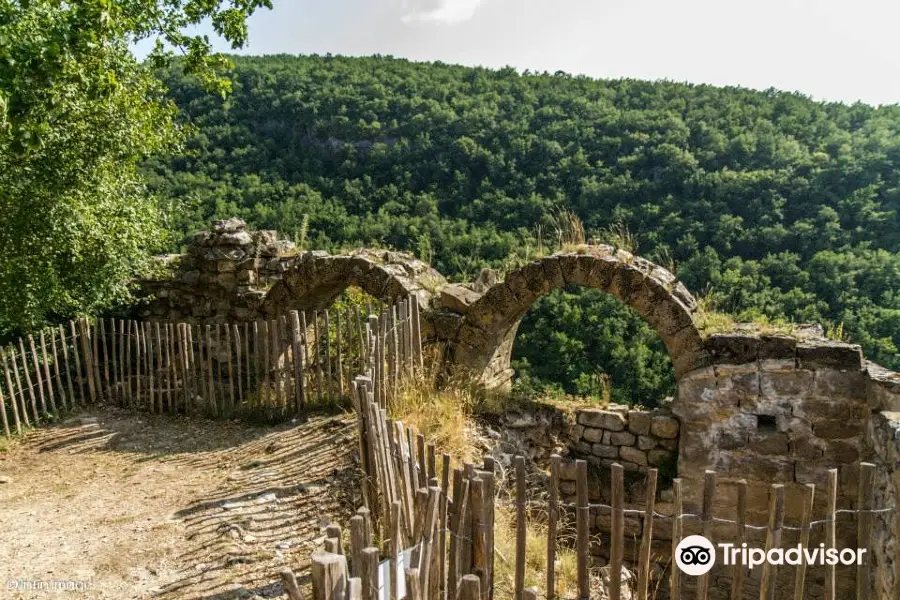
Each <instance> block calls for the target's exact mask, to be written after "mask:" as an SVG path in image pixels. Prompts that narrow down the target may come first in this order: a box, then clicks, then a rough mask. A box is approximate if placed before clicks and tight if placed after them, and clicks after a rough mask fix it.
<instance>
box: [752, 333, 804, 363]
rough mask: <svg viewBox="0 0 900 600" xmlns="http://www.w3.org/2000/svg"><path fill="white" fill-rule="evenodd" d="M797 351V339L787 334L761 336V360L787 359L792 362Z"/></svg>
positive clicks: (759, 347) (758, 354)
mask: <svg viewBox="0 0 900 600" xmlns="http://www.w3.org/2000/svg"><path fill="white" fill-rule="evenodd" d="M796 353H797V340H796V339H795V338H793V337H790V336H786V335H764V336H761V337H760V340H759V346H758V347H757V357H758V358H759V360H760V361H762V360H769V359H776V360H777V359H787V360H789V361H790V362H791V363H793V362H794V357H795V355H796Z"/></svg>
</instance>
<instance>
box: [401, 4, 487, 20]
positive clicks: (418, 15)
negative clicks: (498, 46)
mask: <svg viewBox="0 0 900 600" xmlns="http://www.w3.org/2000/svg"><path fill="white" fill-rule="evenodd" d="M481 2H482V0H406V1H404V2H403V7H404V9H406V10H407V11H408V12H407V14H406V15H405V16H404V17H403V22H404V23H441V24H444V25H455V24H457V23H462V22H464V21H468V20H469V19H471V18H472V17H474V16H475V12H476V11H477V10H478V7H479V5H481Z"/></svg>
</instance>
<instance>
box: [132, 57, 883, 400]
mask: <svg viewBox="0 0 900 600" xmlns="http://www.w3.org/2000/svg"><path fill="white" fill-rule="evenodd" d="M234 62H235V73H234V76H233V77H234V80H233V93H232V94H231V95H229V96H227V98H224V99H223V98H222V97H221V96H217V95H215V94H210V93H208V92H206V91H204V89H203V87H202V86H201V85H200V83H199V82H198V81H196V80H195V79H193V78H191V77H189V76H185V75H183V74H182V72H181V71H180V70H178V69H171V70H167V71H164V72H162V73H161V77H162V79H163V82H164V83H165V85H166V86H168V88H169V90H170V91H169V94H170V97H171V98H172V99H173V100H174V102H175V104H176V105H177V106H178V108H179V109H180V111H181V115H182V118H183V119H184V121H185V122H186V123H188V124H189V125H190V126H191V127H192V129H191V135H190V137H189V140H188V142H187V145H186V148H185V149H184V151H181V152H179V153H177V154H175V155H172V156H162V157H158V158H156V159H154V160H151V161H148V162H145V163H144V166H143V171H144V173H145V174H146V175H147V176H148V178H149V181H150V186H151V189H152V190H153V191H154V192H155V193H156V194H157V195H158V196H159V197H160V198H161V199H162V201H163V206H166V207H168V209H167V210H168V211H169V215H168V218H169V220H170V221H169V222H170V223H171V227H172V228H173V229H174V230H175V231H176V232H177V233H179V234H181V233H187V232H189V231H191V230H196V229H199V228H201V227H204V226H206V225H207V224H208V222H209V220H210V219H212V218H218V217H228V216H232V215H238V216H241V217H242V218H244V219H246V220H247V221H248V222H249V223H250V224H252V225H253V226H255V227H265V228H272V229H277V230H278V231H279V232H281V233H282V234H283V235H287V236H294V235H299V232H300V230H301V227H302V223H303V219H304V215H309V233H308V236H307V238H306V240H305V244H306V246H307V247H316V248H325V249H329V250H332V251H334V250H339V249H340V248H346V247H351V246H359V245H371V246H389V247H394V248H398V249H404V250H410V251H412V252H414V253H416V254H417V255H419V256H420V257H422V258H424V259H426V260H430V261H431V263H432V264H433V265H434V266H435V267H436V268H438V269H439V270H440V271H442V272H443V273H445V274H447V275H448V276H450V277H452V278H454V279H457V280H466V279H470V278H472V277H473V276H474V275H475V274H476V273H477V271H478V269H479V268H481V267H483V266H492V267H495V268H497V269H499V270H501V271H503V270H504V269H508V268H510V267H512V266H515V265H516V264H520V263H521V262H522V261H524V260H527V259H528V258H529V257H530V256H533V254H534V252H535V251H536V248H537V246H538V245H539V244H541V243H547V244H549V243H552V238H553V235H554V234H553V217H554V215H555V214H556V212H557V211H558V210H559V209H560V208H561V207H564V208H568V209H571V210H572V211H574V212H575V213H577V215H578V216H580V218H581V219H582V220H583V222H584V225H585V228H586V230H587V236H588V238H590V239H602V238H603V235H604V232H609V231H610V230H611V229H615V230H617V231H620V232H621V231H623V230H627V231H628V232H630V233H631V234H632V235H633V236H634V237H635V238H636V240H637V244H638V251H639V253H640V254H642V255H644V256H647V257H648V258H651V259H653V260H656V261H657V262H660V263H661V264H663V265H665V266H668V267H670V268H674V269H675V270H676V271H677V274H678V276H679V277H680V278H681V279H682V280H683V281H684V282H685V283H686V284H687V285H688V287H689V288H690V289H692V290H694V291H695V292H698V293H702V294H703V296H704V298H705V302H706V303H707V304H710V305H715V306H716V307H717V308H718V309H720V310H723V311H728V312H731V313H733V314H734V315H735V316H736V317H738V318H741V319H760V318H762V319H767V320H770V321H778V320H783V321H789V322H819V323H823V324H825V325H826V326H831V327H832V328H833V330H835V331H841V330H842V331H843V334H844V335H846V336H848V337H849V338H851V339H852V340H853V341H856V342H858V343H861V344H862V345H863V347H864V349H865V352H866V354H867V356H868V357H869V358H870V359H872V360H875V361H877V362H880V363H882V364H885V365H887V366H890V367H893V368H900V356H898V350H897V348H898V346H900V227H898V225H900V212H898V211H900V106H888V107H880V108H873V107H870V106H867V105H863V104H856V105H852V106H848V105H843V104H826V103H817V102H813V101H811V100H810V99H808V98H806V97H803V96H802V95H799V94H792V93H783V92H778V91H774V90H769V91H764V92H759V91H751V90H746V89H741V88H717V87H712V86H704V85H686V84H678V83H670V82H644V81H635V80H614V81H603V80H600V81H598V80H593V79H589V78H584V77H572V76H569V75H566V74H564V73H557V74H553V75H551V74H529V73H525V74H522V75H520V74H518V73H517V72H516V71H515V70H513V69H502V70H499V71H493V70H487V69H479V68H466V67H459V66H450V65H446V64H441V63H435V64H416V63H411V62H408V61H404V60H398V59H392V58H385V57H373V58H342V57H332V56H325V57H293V56H269V57H235V58H234ZM544 238H548V239H547V240H545V239H544ZM173 249H174V248H173ZM548 356H556V357H560V359H559V360H554V361H549V360H547V358H546V357H548ZM515 357H516V365H517V366H518V368H519V372H520V376H521V380H522V382H523V384H525V385H528V386H532V387H539V386H546V385H549V386H554V387H556V388H557V389H560V390H565V391H568V392H575V393H592V394H593V393H602V391H603V389H605V388H606V385H607V384H606V382H607V381H609V382H611V384H612V389H613V396H614V397H615V398H617V399H620V400H627V401H629V402H643V403H648V404H652V403H654V402H655V401H656V400H657V399H658V398H659V397H660V396H662V395H664V394H666V393H670V392H671V390H672V388H673V383H672V375H671V367H670V366H669V364H668V360H667V357H666V356H665V352H664V350H663V348H662V345H661V344H660V342H659V340H658V339H657V338H656V336H655V334H654V333H653V332H652V330H650V329H649V328H648V327H647V326H646V325H644V324H643V323H642V322H640V321H638V320H636V318H635V317H634V315H633V314H632V313H631V311H630V310H629V309H626V308H625V307H623V306H621V305H620V304H619V303H618V302H617V301H615V300H614V299H611V298H609V297H608V296H606V295H604V294H602V293H599V292H597V291H595V290H586V291H580V290H564V291H559V292H557V293H554V294H552V295H550V296H548V297H547V298H545V299H544V300H543V301H541V302H540V303H539V304H538V305H536V306H535V307H534V308H533V309H532V310H531V311H530V312H529V313H528V315H527V316H526V319H525V321H524V322H523V324H522V327H521V329H520V334H519V339H518V340H517V344H516V348H515Z"/></svg>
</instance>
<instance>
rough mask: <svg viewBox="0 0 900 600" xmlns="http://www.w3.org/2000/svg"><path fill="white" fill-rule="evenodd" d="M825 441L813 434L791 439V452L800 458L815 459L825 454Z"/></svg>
mask: <svg viewBox="0 0 900 600" xmlns="http://www.w3.org/2000/svg"><path fill="white" fill-rule="evenodd" d="M824 445H825V442H824V441H822V440H819V439H818V438H815V437H812V436H804V437H799V438H796V439H791V454H792V456H794V457H796V458H800V459H807V460H815V459H818V458H822V456H823V455H824V452H825V450H824Z"/></svg>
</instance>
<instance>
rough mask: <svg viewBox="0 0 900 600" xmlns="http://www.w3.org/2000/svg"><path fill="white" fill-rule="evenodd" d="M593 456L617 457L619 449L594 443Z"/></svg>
mask: <svg viewBox="0 0 900 600" xmlns="http://www.w3.org/2000/svg"><path fill="white" fill-rule="evenodd" d="M593 453H594V456H597V457H600V458H619V449H618V448H617V447H616V446H606V445H604V444H594V446H593Z"/></svg>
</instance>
